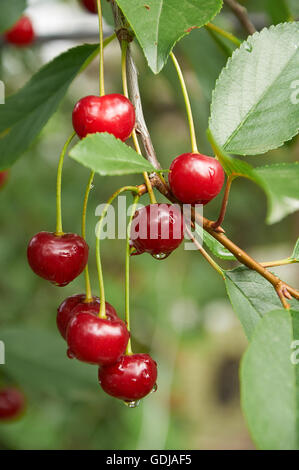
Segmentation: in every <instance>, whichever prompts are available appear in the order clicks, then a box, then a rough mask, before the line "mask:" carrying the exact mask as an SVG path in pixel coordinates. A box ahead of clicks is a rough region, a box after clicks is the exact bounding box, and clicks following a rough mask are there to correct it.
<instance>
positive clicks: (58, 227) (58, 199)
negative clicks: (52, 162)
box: [55, 132, 76, 236]
mask: <svg viewBox="0 0 299 470" xmlns="http://www.w3.org/2000/svg"><path fill="white" fill-rule="evenodd" d="M75 135H76V132H73V133H72V135H71V136H70V137H69V138H68V139H67V141H66V143H65V144H64V146H63V149H62V152H61V154H60V158H59V163H58V168H57V182H56V232H55V235H57V236H61V235H63V230H62V215H61V180H62V167H63V162H64V157H65V154H66V152H67V148H68V146H69V144H70V143H71V141H72V140H73V138H74V137H75Z"/></svg>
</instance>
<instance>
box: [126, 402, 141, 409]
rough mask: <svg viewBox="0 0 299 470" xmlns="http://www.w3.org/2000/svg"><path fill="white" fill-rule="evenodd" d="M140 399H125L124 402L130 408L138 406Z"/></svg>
mask: <svg viewBox="0 0 299 470" xmlns="http://www.w3.org/2000/svg"><path fill="white" fill-rule="evenodd" d="M139 403H140V400H132V401H124V404H125V405H126V406H127V407H128V408H137V406H139Z"/></svg>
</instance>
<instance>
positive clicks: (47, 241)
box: [27, 232, 89, 287]
mask: <svg viewBox="0 0 299 470" xmlns="http://www.w3.org/2000/svg"><path fill="white" fill-rule="evenodd" d="M88 251H89V248H88V245H87V243H86V242H85V240H83V238H82V237H80V236H79V235H77V234H75V233H65V234H64V235H61V236H57V235H55V233H51V232H39V233H37V234H36V235H34V237H33V238H32V239H31V240H30V242H29V245H28V248H27V258H28V262H29V265H30V267H31V269H32V270H33V271H34V272H35V274H37V275H38V276H40V277H42V278H44V279H47V280H48V281H50V282H52V283H53V284H55V285H57V286H60V287H62V286H66V285H67V284H69V283H70V282H71V281H73V280H74V279H75V278H76V277H77V276H79V274H81V273H82V271H83V269H84V268H85V266H86V263H87V260H88Z"/></svg>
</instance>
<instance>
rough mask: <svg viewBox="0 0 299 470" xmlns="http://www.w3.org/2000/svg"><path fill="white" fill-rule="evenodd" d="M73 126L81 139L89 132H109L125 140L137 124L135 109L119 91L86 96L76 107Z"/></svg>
mask: <svg viewBox="0 0 299 470" xmlns="http://www.w3.org/2000/svg"><path fill="white" fill-rule="evenodd" d="M73 126H74V129H75V131H76V132H77V134H78V136H79V137H80V138H81V139H82V138H83V137H86V136H87V134H94V133H95V132H108V133H109V134H113V135H114V136H115V137H117V138H118V139H121V140H122V141H125V140H126V139H128V138H129V137H130V135H131V134H132V131H133V129H134V126H135V109H134V106H133V105H132V103H131V101H130V100H128V98H126V97H125V96H123V95H120V94H118V93H113V94H111V95H105V96H93V95H90V96H85V97H84V98H82V99H81V100H80V101H78V103H77V104H76V105H75V107H74V110H73Z"/></svg>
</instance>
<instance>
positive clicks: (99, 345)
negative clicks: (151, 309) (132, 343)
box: [66, 309, 130, 365]
mask: <svg viewBox="0 0 299 470" xmlns="http://www.w3.org/2000/svg"><path fill="white" fill-rule="evenodd" d="M97 312H98V309H97ZM66 336H67V343H68V346H69V352H70V354H72V356H74V357H76V358H77V359H78V360H79V361H82V362H87V363H89V364H98V365H105V364H113V363H114V362H116V361H117V359H118V358H119V357H120V356H121V355H122V354H123V353H124V352H125V349H126V347H127V344H128V341H129V337H130V335H129V332H128V330H127V327H126V325H125V323H124V322H123V321H122V320H120V319H119V318H118V319H115V318H114V317H112V316H109V315H107V318H106V319H103V318H99V317H98V316H95V315H93V314H91V313H85V312H84V311H83V312H82V313H81V312H76V314H75V316H74V317H73V318H72V319H71V321H70V322H69V325H68V327H67V333H66Z"/></svg>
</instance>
